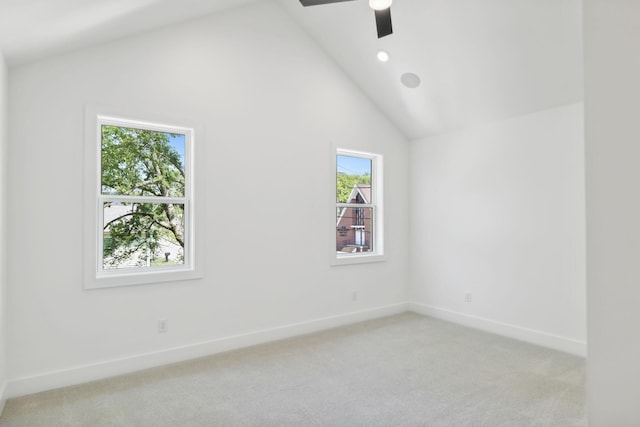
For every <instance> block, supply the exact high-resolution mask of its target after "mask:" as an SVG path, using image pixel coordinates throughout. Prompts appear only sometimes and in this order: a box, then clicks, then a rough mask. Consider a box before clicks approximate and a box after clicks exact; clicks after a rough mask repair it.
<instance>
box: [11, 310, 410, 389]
mask: <svg viewBox="0 0 640 427" xmlns="http://www.w3.org/2000/svg"><path fill="white" fill-rule="evenodd" d="M406 311H408V304H407V303H399V304H394V305H389V306H384V307H378V308H373V309H368V310H363V311H357V312H353V313H348V314H342V315H337V316H331V317H325V318H321V319H314V320H311V321H306V322H300V323H294V324H290V325H285V326H281V327H277V328H272V329H265V330H260V331H255V332H250V333H246V334H241V335H235V336H231V337H224V338H220V339H215V340H211V341H206V342H201V343H196V344H190V345H186V346H182V347H176V348H170V349H166V350H162V351H158V352H154V353H147V354H139V355H136V356H132V357H125V358H120V359H115V360H108V361H102V362H98V363H93V364H89V365H83V366H76V367H72V368H68V369H63V370H58V371H53V372H45V373H42V374H38V375H33V376H29V377H24V378H16V379H12V380H10V381H9V382H8V387H6V389H5V390H6V393H3V395H2V396H3V397H5V398H6V397H9V398H13V397H19V396H24V395H27V394H32V393H39V392H41V391H47V390H53V389H56V388H60V387H66V386H70V385H76V384H82V383H86V382H90V381H95V380H100V379H104V378H109V377H114V376H117V375H123V374H128V373H131V372H136V371H140V370H143V369H149V368H154V367H157V366H162V365H168V364H171V363H176V362H182V361H185V360H190V359H196V358H199V357H204V356H209V355H213V354H216V353H222V352H225V351H229V350H235V349H239V348H243V347H249V346H253V345H257V344H263V343H266V342H270V341H276V340H281V339H285V338H291V337H294V336H298V335H304V334H309V333H312V332H318V331H322V330H326V329H331V328H335V327H339V326H344V325H349V324H352V323H357V322H361V321H365V320H371V319H376V318H380V317H385V316H391V315H394V314H400V313H404V312H406Z"/></svg>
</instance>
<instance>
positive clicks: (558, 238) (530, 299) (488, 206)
mask: <svg viewBox="0 0 640 427" xmlns="http://www.w3.org/2000/svg"><path fill="white" fill-rule="evenodd" d="M582 116H583V107H582V104H574V105H568V106H563V107H559V108H555V109H551V110H546V111H542V112H539V113H535V114H530V115H526V116H521V117H517V118H513V119H509V120H504V121H499V122H494V123H489V124H486V125H483V126H480V127H476V128H472V129H468V130H464V131H460V132H456V133H451V134H446V135H441V136H435V137H431V138H427V139H423V140H418V141H415V142H414V143H413V144H412V146H411V161H410V171H411V174H410V176H411V187H410V192H411V193H410V194H411V203H412V210H411V228H410V230H411V251H410V252H411V275H412V283H411V297H410V300H411V301H415V302H416V303H417V304H418V305H421V306H422V307H423V309H424V310H423V311H425V312H427V313H430V314H434V315H438V316H441V317H445V318H448V319H450V320H454V321H459V322H462V323H466V324H469V325H471V326H476V327H481V328H485V329H489V330H492V331H494V332H498V333H503V334H506V335H510V336H513V337H516V338H520V339H525V340H528V341H533V342H536V343H539V344H543V345H548V346H551V347H556V348H559V349H562V350H565V351H570V352H572V353H577V354H584V352H585V340H586V330H585V328H586V313H585V310H586V308H585V306H586V301H585V230H584V227H585V219H584V153H583V151H584V138H583V118H582ZM467 293H470V296H469V297H470V299H471V301H469V302H466V301H465V300H466V299H467Z"/></svg>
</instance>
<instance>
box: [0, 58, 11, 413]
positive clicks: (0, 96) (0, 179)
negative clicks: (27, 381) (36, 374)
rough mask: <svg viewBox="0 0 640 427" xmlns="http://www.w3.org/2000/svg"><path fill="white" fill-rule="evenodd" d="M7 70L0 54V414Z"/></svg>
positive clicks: (1, 398)
mask: <svg viewBox="0 0 640 427" xmlns="http://www.w3.org/2000/svg"><path fill="white" fill-rule="evenodd" d="M8 86H9V82H8V70H7V65H6V64H5V61H4V57H3V55H2V52H0V413H2V409H3V408H4V403H5V400H6V395H5V385H6V380H7V375H6V360H7V359H6V357H7V350H6V338H7V315H6V308H7V299H6V296H7V264H6V254H7V249H8V246H7V244H6V242H7V225H6V224H7V215H6V212H7V140H8V125H9V118H8V108H7V107H8V95H9V94H8Z"/></svg>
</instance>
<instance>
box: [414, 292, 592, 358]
mask: <svg viewBox="0 0 640 427" xmlns="http://www.w3.org/2000/svg"><path fill="white" fill-rule="evenodd" d="M407 305H408V307H409V310H410V311H413V312H414V313H418V314H422V315H425V316H431V317H435V318H437V319H442V320H446V321H449V322H452V323H457V324H459V325H463V326H467V327H470V328H474V329H480V330H482V331H486V332H491V333H494V334H497V335H502V336H505V337H509V338H513V339H516V340H520V341H525V342H528V343H531V344H536V345H540V346H543V347H548V348H552V349H554V350H559V351H563V352H565V353H570V354H574V355H576V356H581V357H586V356H587V343H586V342H584V341H578V340H574V339H571V338H566V337H561V336H558V335H553V334H549V333H546V332H542V331H537V330H534V329H527V328H523V327H520V326H516V325H510V324H508V323H503V322H498V321H495V320H490V319H485V318H482V317H478V316H473V315H470V314H465V313H460V312H457V311H453V310H448V309H445V308H440V307H434V306H430V305H425V304H419V303H414V302H411V303H407Z"/></svg>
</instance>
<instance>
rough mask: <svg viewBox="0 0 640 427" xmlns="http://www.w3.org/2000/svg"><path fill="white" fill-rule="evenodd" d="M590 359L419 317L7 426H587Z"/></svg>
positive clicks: (57, 394)
mask: <svg viewBox="0 0 640 427" xmlns="http://www.w3.org/2000/svg"><path fill="white" fill-rule="evenodd" d="M584 399H585V386H584V359H581V358H579V357H575V356H571V355H567V354H564V353H560V352H556V351H553V350H549V349H545V348H542V347H536V346H533V345H530V344H526V343H522V342H519V341H514V340H510V339H506V338H502V337H499V336H495V335H491V334H487V333H483V332H479V331H476V330H472V329H467V328H464V327H461V326H457V325H454V324H451V323H447V322H443V321H440V320H435V319H432V318H429V317H423V316H419V315H416V314H410V313H407V314H402V315H398V316H392V317H388V318H384V319H378V320H372V321H368V322H364V323H359V324H356V325H351V326H347V327H342V328H338V329H333V330H330V331H325V332H320V333H316V334H312V335H307V336H303V337H299V338H292V339H288V340H284V341H279V342H275V343H271V344H266V345H260V346H256V347H251V348H247V349H243V350H239V351H233V352H229V353H224V354H219V355H214V356H210V357H207V358H203V359H198V360H195V361H190V362H185V363H180V364H177V365H171V366H167V367H162V368H155V369H150V370H146V371H143V372H139V373H136V374H132V375H126V376H122V377H117V378H111V379H108V380H103V381H97V382H93V383H90V384H85V385H80V386H75V387H69V388H64V389H59V390H54V391H50V392H45V393H39V394H36V395H31V396H25V397H22V398H18V399H13V400H10V401H9V402H8V403H7V406H6V409H5V413H4V415H3V417H2V418H1V419H0V426H11V427H26V426H29V427H58V426H64V427H71V426H82V427H101V426H132V427H133V426H136V427H140V426H150V427H151V426H153V427H162V426H171V427H174V426H180V427H188V426H434V427H435V426H454V427H464V426H474V427H476V426H491V427H498V426H505V427H507V426H508V427H524V426H561V427H570V426H585V425H586V415H585V413H586V412H585V403H584Z"/></svg>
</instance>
